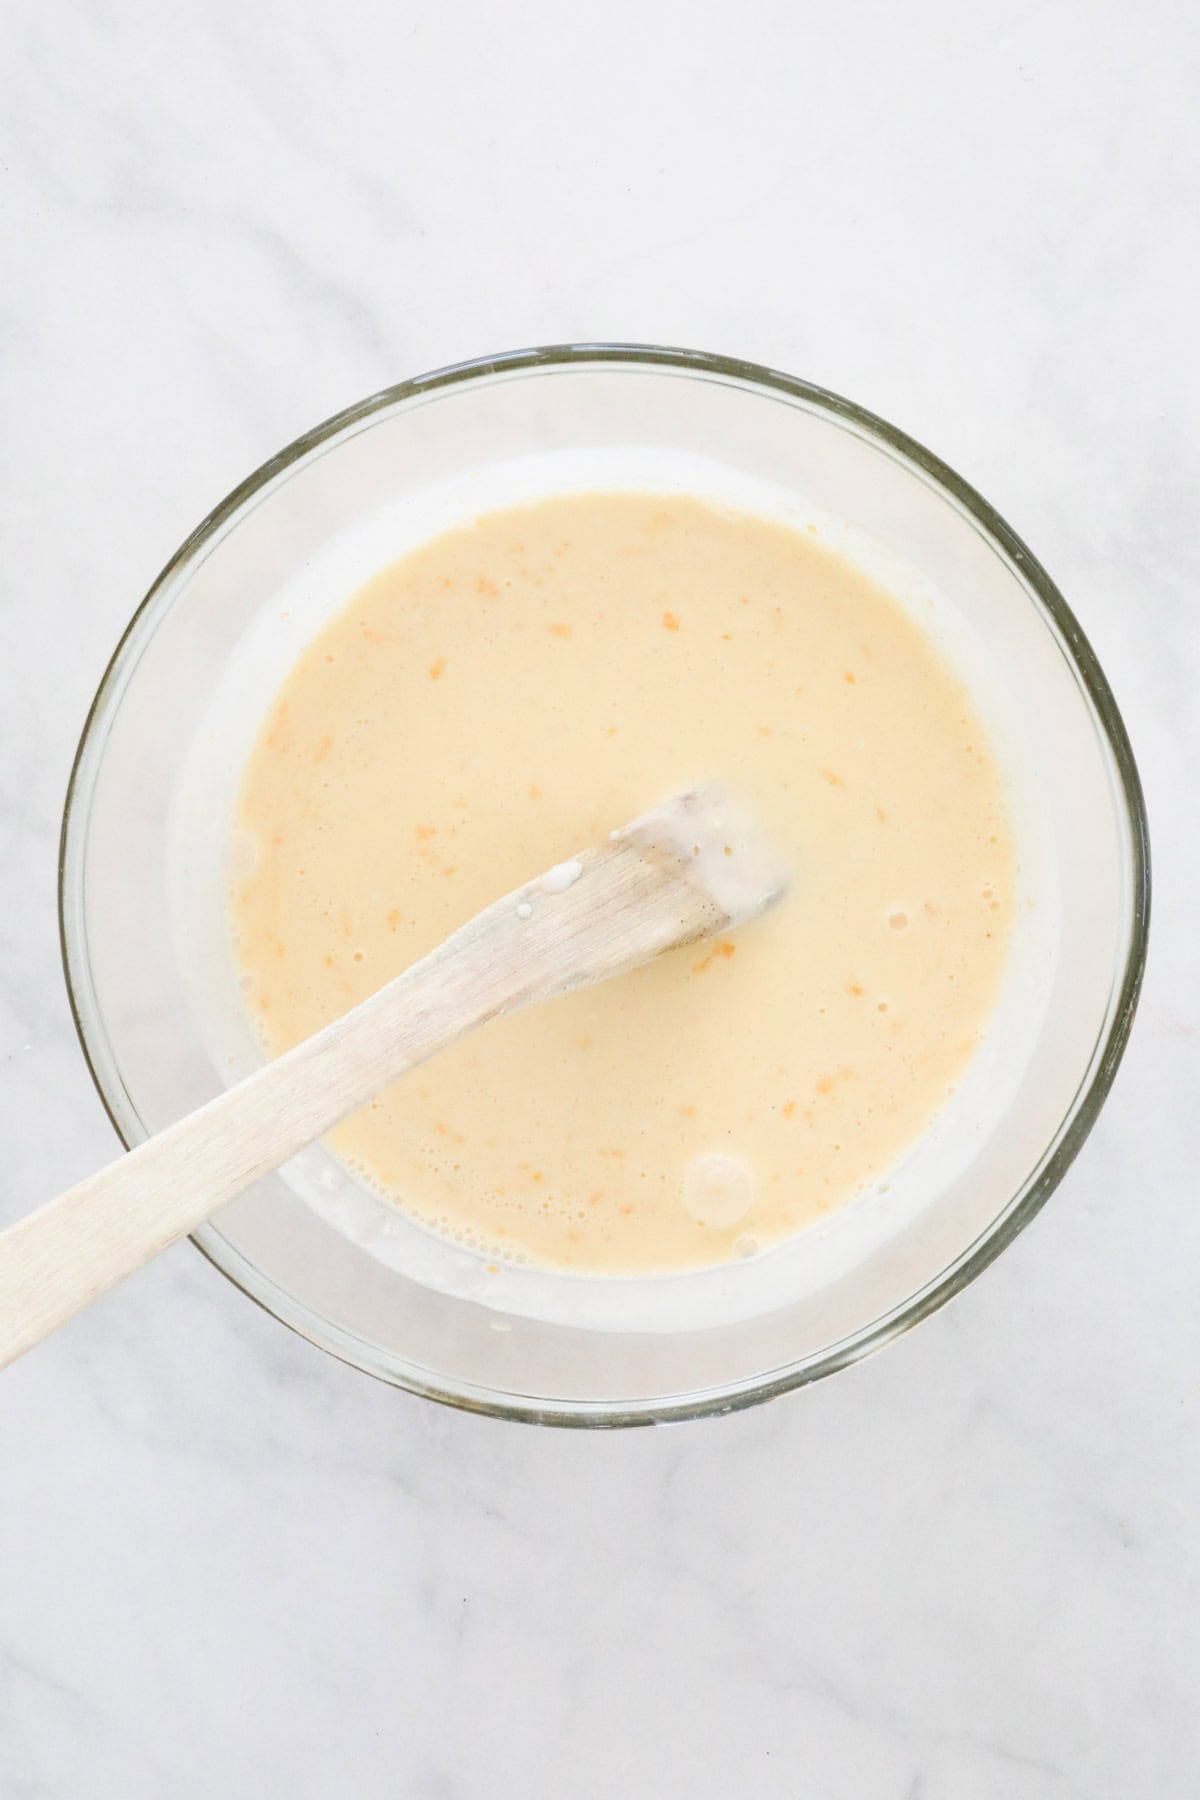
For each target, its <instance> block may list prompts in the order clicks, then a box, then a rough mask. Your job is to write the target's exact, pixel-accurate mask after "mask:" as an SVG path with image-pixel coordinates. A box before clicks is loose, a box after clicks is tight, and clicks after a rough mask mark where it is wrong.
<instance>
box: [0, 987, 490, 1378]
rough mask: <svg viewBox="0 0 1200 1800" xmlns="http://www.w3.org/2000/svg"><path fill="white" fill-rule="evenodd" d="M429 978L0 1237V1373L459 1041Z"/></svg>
mask: <svg viewBox="0 0 1200 1800" xmlns="http://www.w3.org/2000/svg"><path fill="white" fill-rule="evenodd" d="M430 977H431V971H430V969H429V967H428V962H426V963H418V964H417V965H415V966H414V967H413V968H411V969H408V970H406V971H405V973H404V974H403V975H401V976H399V977H398V978H397V979H396V980H395V981H393V982H392V983H391V984H390V985H389V986H388V987H386V988H384V989H382V990H381V991H380V992H379V993H378V994H374V995H372V997H371V998H370V999H369V1000H367V1001H366V1002H365V1003H364V1004H363V1005H361V1006H358V1007H356V1008H355V1009H354V1010H353V1012H350V1013H347V1014H346V1015H345V1016H344V1017H343V1018H340V1019H337V1020H335V1021H334V1023H333V1024H332V1025H330V1026H328V1027H327V1028H326V1029H325V1030H324V1031H322V1032H319V1033H318V1034H317V1035H316V1036H315V1037H311V1038H307V1039H306V1040H305V1041H304V1042H303V1043H302V1044H298V1045H297V1046H296V1048H295V1049H294V1050H290V1051H288V1052H287V1053H286V1054H285V1055H284V1056H281V1057H279V1058H278V1060H277V1061H275V1062H271V1063H268V1064H266V1065H265V1066H264V1067H263V1068H261V1069H258V1070H256V1071H255V1073H254V1074H253V1075H251V1076H249V1077H248V1078H247V1079H246V1080H245V1081H242V1082H240V1083H239V1084H238V1085H237V1086H236V1087H233V1088H230V1089H228V1091H227V1092H225V1093H223V1094H219V1095H217V1097H216V1098H215V1099H213V1100H210V1101H209V1103H208V1104H207V1105H206V1106H203V1107H201V1108H200V1110H199V1111H198V1112H194V1113H191V1114H189V1115H188V1117H187V1118H184V1119H180V1120H179V1121H178V1123H177V1124H174V1125H171V1126H169V1127H168V1128H167V1129H166V1130H165V1131H161V1132H159V1133H158V1135H157V1136H155V1137H152V1138H148V1139H147V1140H146V1142H145V1143H143V1144H139V1145H138V1146H137V1148H136V1149H134V1150H131V1151H130V1152H129V1154H128V1155H127V1156H121V1157H119V1158H118V1159H117V1160H116V1161H115V1162H112V1163H109V1164H108V1166H107V1167H106V1168H103V1169H100V1170H98V1171H97V1172H96V1173H95V1174H94V1175H89V1176H88V1177H87V1178H86V1180H84V1181H81V1182H79V1183H78V1184H77V1185H76V1186H75V1187H72V1188H68V1189H67V1191H66V1192H65V1193H63V1194H60V1195H59V1196H58V1198H57V1199H56V1200H52V1201H50V1203H49V1204H48V1205H46V1206H43V1207H41V1208H40V1209H39V1210H38V1211H37V1212H34V1213H31V1214H30V1215H29V1216H28V1217H27V1218H24V1219H20V1220H18V1221H17V1223H16V1224H15V1225H12V1226H10V1227H9V1229H8V1230H7V1231H5V1232H3V1233H0V1368H3V1367H4V1366H5V1364H6V1363H9V1362H11V1361H13V1359H14V1358H15V1357H18V1356H20V1355H21V1354H22V1353H23V1352H24V1351H25V1350H28V1349H29V1348H30V1347H31V1346H32V1345H33V1344H35V1343H37V1342H38V1341H39V1340H40V1339H41V1338H43V1337H45V1336H47V1335H48V1334H49V1333H50V1332H52V1331H54V1330H56V1329H57V1327H58V1326H59V1325H62V1324H64V1323H65V1322H66V1320H67V1319H69V1318H71V1317H72V1316H73V1315H74V1314H75V1313H77V1312H79V1311H81V1310H82V1308H83V1307H85V1306H87V1305H89V1304H90V1302H91V1301H92V1300H94V1299H96V1297H97V1296H98V1295H100V1294H102V1293H104V1292H105V1291H106V1289H108V1288H110V1287H113V1286H114V1285H115V1284H116V1283H117V1282H118V1281H121V1280H122V1279H123V1278H124V1277H125V1276H126V1275H130V1274H132V1273H133V1271H134V1270H135V1269H138V1268H140V1267H141V1266H142V1264H143V1263H145V1262H148V1261H149V1260H150V1258H151V1257H152V1256H156V1255H157V1254H158V1252H159V1251H160V1250H164V1249H166V1247H167V1245H168V1244H171V1243H174V1241H175V1240H176V1239H177V1238H180V1237H183V1236H185V1235H186V1234H187V1233H188V1232H190V1231H193V1230H194V1229H195V1227H196V1226H197V1225H199V1224H200V1223H201V1221H202V1220H204V1219H206V1218H208V1217H209V1216H210V1214H212V1213H213V1212H215V1211H216V1210H217V1209H218V1208H219V1207H221V1206H223V1205H224V1204H225V1202H226V1201H227V1200H231V1199H232V1198H233V1197H234V1195H235V1194H238V1193H240V1192H241V1191H242V1189H243V1188H247V1187H249V1186H250V1185H251V1183H253V1182H254V1181H257V1180H258V1178H259V1177H260V1176H262V1175H265V1174H267V1173H268V1172H269V1171H270V1170H271V1169H274V1168H277V1167H278V1166H279V1165H280V1163H284V1162H286V1161H287V1160H288V1158H289V1157H291V1156H294V1155H295V1154H296V1153H297V1151H299V1150H301V1149H303V1148H304V1146H305V1145H306V1144H308V1143H311V1142H312V1141H313V1139H314V1138H318V1137H320V1136H321V1134H322V1133H323V1132H325V1131H328V1130H329V1128H330V1127H331V1126H332V1125H334V1124H336V1122H337V1121H338V1120H339V1119H341V1118H343V1117H345V1115H346V1114H347V1113H349V1112H352V1111H353V1110H354V1108H355V1107H356V1106H358V1105H359V1104H361V1103H362V1102H363V1101H364V1100H366V1099H368V1098H370V1096H371V1095H372V1094H374V1093H376V1092H378V1091H379V1089H380V1088H381V1087H384V1086H386V1085H387V1083H388V1081H389V1080H391V1079H392V1078H393V1077H394V1076H395V1075H399V1074H401V1073H403V1071H404V1069H405V1068H407V1067H411V1066H412V1065H413V1064H414V1063H416V1062H419V1061H421V1060H423V1058H424V1057H426V1056H432V1055H433V1054H434V1053H435V1052H436V1051H437V1050H439V1049H441V1048H442V1047H443V1045H444V1044H447V1043H449V1042H451V1041H452V1040H453V1038H455V1037H457V1036H459V1035H461V1032H462V1031H464V1030H466V1029H468V1028H469V1024H468V1022H467V1021H466V1020H465V1019H464V1018H463V1016H462V1014H461V1013H460V1014H458V1015H456V1016H455V1017H453V1018H452V1017H451V1016H450V1015H449V1014H448V1013H446V1012H444V1011H443V1012H440V1013H439V1012H437V1011H431V1010H430V1009H429V1003H430V1001H431V999H432V998H433V996H432V995H431V992H430V990H431V985H432V984H431V979H430ZM405 1025H407V1029H405V1028H404V1027H405Z"/></svg>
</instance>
